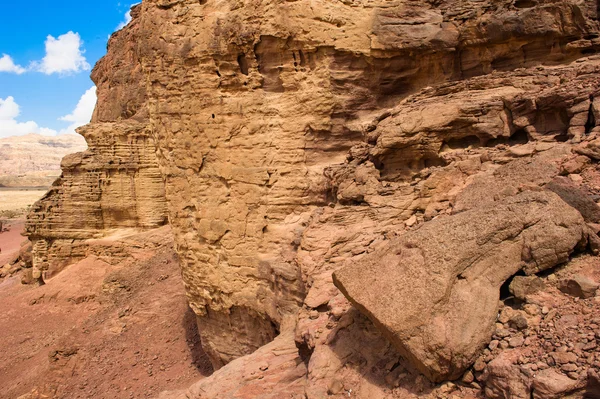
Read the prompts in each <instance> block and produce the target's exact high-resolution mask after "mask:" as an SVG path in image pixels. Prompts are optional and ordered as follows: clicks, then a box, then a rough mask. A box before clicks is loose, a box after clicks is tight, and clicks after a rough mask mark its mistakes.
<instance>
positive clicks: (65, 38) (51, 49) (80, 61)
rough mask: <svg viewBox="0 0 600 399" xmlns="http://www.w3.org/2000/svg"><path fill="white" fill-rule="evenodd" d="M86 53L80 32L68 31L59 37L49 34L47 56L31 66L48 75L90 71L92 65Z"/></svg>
mask: <svg viewBox="0 0 600 399" xmlns="http://www.w3.org/2000/svg"><path fill="white" fill-rule="evenodd" d="M84 53H85V50H84V49H83V41H82V40H81V37H80V36H79V33H73V32H68V33H65V34H64V35H60V36H59V37H58V39H56V38H54V37H53V36H52V35H48V37H47V38H46V56H45V57H44V59H42V61H41V62H33V63H32V64H31V66H30V68H31V69H34V70H36V71H38V72H42V73H45V74H46V75H51V74H53V73H58V74H63V75H64V74H71V73H78V72H81V71H89V70H90V68H91V67H90V64H88V62H87V60H86V59H85V57H84V55H83V54H84Z"/></svg>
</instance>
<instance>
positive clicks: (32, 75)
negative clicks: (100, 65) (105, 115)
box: [0, 0, 139, 138]
mask: <svg viewBox="0 0 600 399" xmlns="http://www.w3.org/2000/svg"><path fill="white" fill-rule="evenodd" d="M137 2H139V0H138V1H137ZM137 2H134V1H117V0H114V1H113V0H103V1H98V2H96V1H87V2H82V1H80V0H77V1H75V0H61V1H59V2H56V1H50V0H29V1H26V2H20V1H3V2H2V12H0V138H3V137H8V136H15V135H24V134H28V133H40V134H44V135H51V136H54V135H57V134H65V133H74V132H75V128H76V127H78V126H81V125H84V124H86V123H88V122H89V120H90V118H91V115H92V112H93V110H94V105H95V103H96V90H95V86H94V83H93V82H92V80H91V79H90V73H91V69H92V68H93V67H94V64H95V63H96V62H97V61H98V60H99V59H100V58H101V57H102V56H103V55H104V54H106V44H107V42H108V38H109V36H110V34H111V33H113V32H115V31H116V30H118V29H120V28H122V27H123V26H125V24H126V23H127V22H128V21H130V19H131V18H130V16H129V9H130V7H131V6H132V5H133V4H135V3H137Z"/></svg>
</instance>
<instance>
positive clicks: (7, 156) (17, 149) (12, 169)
mask: <svg viewBox="0 0 600 399" xmlns="http://www.w3.org/2000/svg"><path fill="white" fill-rule="evenodd" d="M86 148H87V145H86V143H85V140H84V138H83V137H81V136H80V135H75V134H65V135H60V136H56V137H48V136H42V135H39V134H28V135H26V136H13V137H7V138H3V139H0V187H2V186H4V187H22V186H50V185H51V184H52V182H53V181H54V180H55V179H56V178H57V177H58V176H60V161H61V160H62V158H63V157H64V156H65V155H67V154H71V153H74V152H79V151H83V150H85V149H86Z"/></svg>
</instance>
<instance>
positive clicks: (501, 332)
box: [496, 328, 510, 338]
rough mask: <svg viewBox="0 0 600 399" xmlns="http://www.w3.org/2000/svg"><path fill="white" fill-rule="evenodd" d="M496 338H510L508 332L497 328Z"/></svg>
mask: <svg viewBox="0 0 600 399" xmlns="http://www.w3.org/2000/svg"><path fill="white" fill-rule="evenodd" d="M496 336H497V337H500V338H506V337H508V336H510V331H508V330H507V329H505V328H499V329H497V330H496Z"/></svg>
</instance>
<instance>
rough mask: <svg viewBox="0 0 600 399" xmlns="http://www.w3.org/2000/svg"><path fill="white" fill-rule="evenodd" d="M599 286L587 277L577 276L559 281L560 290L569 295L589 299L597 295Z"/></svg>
mask: <svg viewBox="0 0 600 399" xmlns="http://www.w3.org/2000/svg"><path fill="white" fill-rule="evenodd" d="M598 286H599V284H598V283H597V282H595V281H594V280H592V279H590V278H589V277H586V276H581V275H575V276H573V277H572V278H568V279H564V280H561V281H559V283H558V288H559V289H560V290H561V291H562V292H564V293H566V294H569V295H572V296H575V297H578V298H582V299H587V298H591V297H593V296H595V295H596V290H597V289H598Z"/></svg>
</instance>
